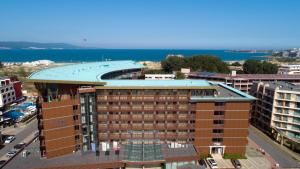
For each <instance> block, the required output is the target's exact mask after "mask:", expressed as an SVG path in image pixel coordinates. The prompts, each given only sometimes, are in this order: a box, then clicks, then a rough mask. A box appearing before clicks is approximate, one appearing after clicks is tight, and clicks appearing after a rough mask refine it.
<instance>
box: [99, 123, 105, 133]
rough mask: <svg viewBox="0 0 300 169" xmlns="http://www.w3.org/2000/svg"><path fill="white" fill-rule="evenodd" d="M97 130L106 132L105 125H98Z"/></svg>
mask: <svg viewBox="0 0 300 169" xmlns="http://www.w3.org/2000/svg"><path fill="white" fill-rule="evenodd" d="M98 130H102V131H106V130H107V124H98Z"/></svg>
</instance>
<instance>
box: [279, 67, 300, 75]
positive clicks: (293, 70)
mask: <svg viewBox="0 0 300 169" xmlns="http://www.w3.org/2000/svg"><path fill="white" fill-rule="evenodd" d="M278 74H282V75H297V74H300V65H282V66H280V68H279V69H278Z"/></svg>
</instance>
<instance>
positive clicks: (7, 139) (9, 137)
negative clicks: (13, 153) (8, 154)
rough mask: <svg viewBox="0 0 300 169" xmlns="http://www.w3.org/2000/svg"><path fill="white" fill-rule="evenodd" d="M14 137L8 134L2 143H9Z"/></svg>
mask: <svg viewBox="0 0 300 169" xmlns="http://www.w3.org/2000/svg"><path fill="white" fill-rule="evenodd" d="M15 139H16V138H15V137H14V136H8V137H7V138H6V139H5V141H4V143H7V144H8V143H11V142H13V141H14V140H15Z"/></svg>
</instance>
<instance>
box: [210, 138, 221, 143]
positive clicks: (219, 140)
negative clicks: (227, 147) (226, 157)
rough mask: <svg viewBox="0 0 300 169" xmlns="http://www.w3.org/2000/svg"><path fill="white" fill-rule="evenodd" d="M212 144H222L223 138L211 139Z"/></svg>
mask: <svg viewBox="0 0 300 169" xmlns="http://www.w3.org/2000/svg"><path fill="white" fill-rule="evenodd" d="M212 142H214V143H222V142H223V138H212Z"/></svg>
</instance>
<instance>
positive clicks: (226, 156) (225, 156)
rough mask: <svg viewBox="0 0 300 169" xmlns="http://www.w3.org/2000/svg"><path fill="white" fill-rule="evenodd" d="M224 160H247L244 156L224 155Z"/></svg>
mask: <svg viewBox="0 0 300 169" xmlns="http://www.w3.org/2000/svg"><path fill="white" fill-rule="evenodd" d="M223 158H224V159H247V158H246V156H244V155H241V154H226V153H225V154H224V156H223Z"/></svg>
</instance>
